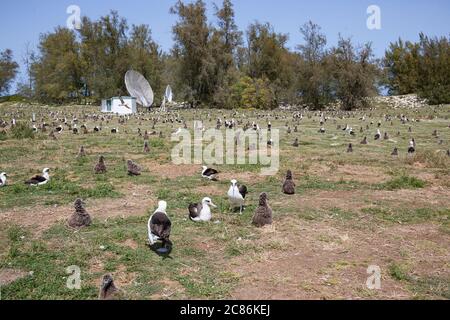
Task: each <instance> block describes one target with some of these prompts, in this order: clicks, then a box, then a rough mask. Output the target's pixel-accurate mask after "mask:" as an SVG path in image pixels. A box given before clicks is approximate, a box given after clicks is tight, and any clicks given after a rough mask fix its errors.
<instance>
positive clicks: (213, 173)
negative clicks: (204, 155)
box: [202, 166, 219, 181]
mask: <svg viewBox="0 0 450 320" xmlns="http://www.w3.org/2000/svg"><path fill="white" fill-rule="evenodd" d="M218 174H219V171H217V170H216V169H212V168H208V167H207V166H203V167H202V177H203V178H205V179H209V180H213V181H217V175H218Z"/></svg>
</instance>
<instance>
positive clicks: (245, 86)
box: [233, 77, 275, 109]
mask: <svg viewBox="0 0 450 320" xmlns="http://www.w3.org/2000/svg"><path fill="white" fill-rule="evenodd" d="M233 101H234V102H235V107H239V108H242V109H250V108H251V109H270V108H272V107H274V106H275V105H274V95H273V92H272V89H271V87H270V84H269V81H268V80H267V79H255V80H254V79H252V78H250V77H242V78H241V79H240V80H239V82H238V83H236V84H235V85H234V86H233Z"/></svg>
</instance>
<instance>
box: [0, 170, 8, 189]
mask: <svg viewBox="0 0 450 320" xmlns="http://www.w3.org/2000/svg"><path fill="white" fill-rule="evenodd" d="M7 177H8V175H7V174H6V173H5V172H2V173H0V187H4V186H6V178H7Z"/></svg>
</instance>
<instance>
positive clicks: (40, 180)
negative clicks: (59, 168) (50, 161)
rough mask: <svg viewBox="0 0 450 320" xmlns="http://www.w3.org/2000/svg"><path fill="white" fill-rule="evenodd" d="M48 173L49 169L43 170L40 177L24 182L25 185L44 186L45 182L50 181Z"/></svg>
mask: <svg viewBox="0 0 450 320" xmlns="http://www.w3.org/2000/svg"><path fill="white" fill-rule="evenodd" d="M49 172H50V169H49V168H45V169H44V170H42V176H40V175H37V176H34V177H33V178H31V179H30V180H27V181H25V184H27V185H29V186H41V185H44V184H46V183H47V182H49V181H50V175H49Z"/></svg>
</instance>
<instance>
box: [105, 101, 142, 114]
mask: <svg viewBox="0 0 450 320" xmlns="http://www.w3.org/2000/svg"><path fill="white" fill-rule="evenodd" d="M102 112H110V113H117V114H120V115H122V114H132V113H136V112H137V107H136V98H133V97H112V98H111V99H104V100H102Z"/></svg>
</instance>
